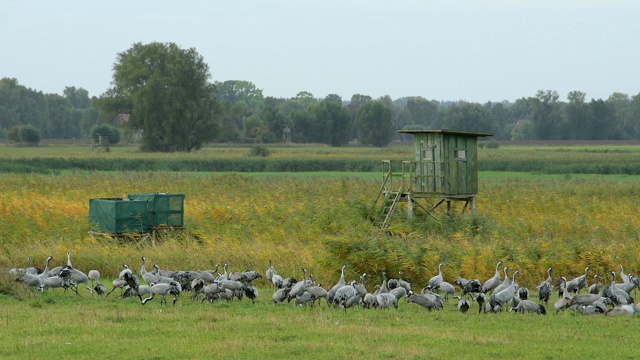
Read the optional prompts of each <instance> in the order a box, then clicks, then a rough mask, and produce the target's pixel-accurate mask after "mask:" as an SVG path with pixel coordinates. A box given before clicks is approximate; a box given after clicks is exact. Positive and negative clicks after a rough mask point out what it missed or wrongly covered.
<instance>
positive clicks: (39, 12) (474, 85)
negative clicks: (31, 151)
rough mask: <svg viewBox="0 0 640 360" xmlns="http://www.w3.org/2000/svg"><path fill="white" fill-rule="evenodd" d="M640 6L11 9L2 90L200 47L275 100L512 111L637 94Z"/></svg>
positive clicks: (410, 3) (503, 3) (198, 0)
mask: <svg viewBox="0 0 640 360" xmlns="http://www.w3.org/2000/svg"><path fill="white" fill-rule="evenodd" d="M638 19H640V1H637V0H619V1H618V0H608V1H606V0H602V1H600V0H598V1H596V0H449V1H444V0H441V1H432V0H406V1H403V0H395V1H383V0H366V1H365V0H354V1H349V0H323V1H313V0H295V1H294V0H269V1H266V0H247V1H243V0H233V1H218V0H193V1H166V0H154V1H132V0H109V1H86V0H82V1H81V0H59V1H51V0H0V53H1V54H2V55H1V56H0V78H5V77H8V78H16V79H17V80H18V82H19V84H21V85H23V86H26V87H28V88H31V89H34V90H37V91H42V92H43V93H58V94H62V91H63V90H64V88H65V87H68V86H75V87H76V88H84V89H86V90H87V91H88V92H89V96H100V95H101V94H102V93H104V92H105V91H106V90H107V89H108V88H109V87H110V86H111V80H112V78H113V64H114V62H115V61H116V56H117V54H118V53H122V52H125V51H127V50H128V49H129V48H130V47H131V46H132V45H133V44H134V43H143V44H145V43H151V42H163V43H169V42H172V43H175V44H177V45H178V46H180V47H181V48H184V49H188V48H194V49H196V51H197V52H198V53H199V54H200V55H201V56H202V57H203V58H204V61H205V62H206V63H207V64H208V65H209V70H210V73H211V81H212V82H214V81H219V82H223V81H227V80H244V81H250V82H252V83H253V84H254V85H255V86H256V87H257V88H258V89H261V90H262V92H263V94H264V96H273V97H280V98H292V97H295V96H296V94H298V93H299V92H300V91H306V92H310V93H311V94H313V95H314V96H315V97H316V98H324V97H326V96H327V95H329V94H337V95H340V96H341V97H342V99H343V100H349V99H350V98H351V96H352V95H354V94H360V95H369V96H371V97H372V98H374V99H377V98H379V97H382V96H386V95H388V96H390V97H391V98H392V99H397V98H401V97H406V96H422V97H424V98H426V99H429V100H438V101H458V100H464V101H470V102H478V103H485V102H488V101H492V102H499V101H505V100H506V101H515V100H517V99H520V98H523V97H530V96H535V94H536V93H537V92H538V91H539V90H543V91H546V90H553V91H557V92H558V94H559V95H560V98H561V99H563V100H564V99H566V96H567V94H568V93H569V92H570V91H582V92H584V93H586V98H587V100H589V99H606V98H608V97H609V96H610V95H611V94H613V93H614V92H621V93H625V94H628V95H630V96H632V95H636V94H638V93H640V21H639V20H638Z"/></svg>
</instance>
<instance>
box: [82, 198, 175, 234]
mask: <svg viewBox="0 0 640 360" xmlns="http://www.w3.org/2000/svg"><path fill="white" fill-rule="evenodd" d="M89 223H90V226H89V230H90V232H94V233H108V234H113V235H117V234H124V233H146V232H153V231H154V230H158V229H181V228H183V227H184V194H167V193H145V194H129V195H128V197H127V198H104V199H90V200H89Z"/></svg>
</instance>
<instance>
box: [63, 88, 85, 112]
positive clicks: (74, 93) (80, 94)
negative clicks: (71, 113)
mask: <svg viewBox="0 0 640 360" xmlns="http://www.w3.org/2000/svg"><path fill="white" fill-rule="evenodd" d="M62 93H63V94H64V97H66V98H67V100H69V103H70V104H71V106H73V107H74V108H76V109H86V108H88V107H89V105H90V104H91V99H89V92H88V91H87V90H85V89H83V88H79V89H76V87H75V86H71V87H69V86H67V87H65V88H64V91H63V92H62Z"/></svg>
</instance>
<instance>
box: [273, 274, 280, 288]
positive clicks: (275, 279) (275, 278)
mask: <svg viewBox="0 0 640 360" xmlns="http://www.w3.org/2000/svg"><path fill="white" fill-rule="evenodd" d="M282 282H283V279H282V276H280V275H278V274H273V276H272V277H271V283H272V284H273V286H274V287H275V288H276V289H281V288H282V287H283V286H282Z"/></svg>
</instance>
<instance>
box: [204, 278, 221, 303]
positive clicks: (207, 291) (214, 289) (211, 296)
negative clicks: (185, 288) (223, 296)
mask: <svg viewBox="0 0 640 360" xmlns="http://www.w3.org/2000/svg"><path fill="white" fill-rule="evenodd" d="M219 292H220V287H219V286H218V283H217V282H214V283H211V284H207V285H205V286H204V287H203V288H202V293H203V294H204V297H203V298H202V300H200V302H204V301H205V300H208V301H209V302H210V303H211V302H213V300H215V299H216V298H217V296H218V293H219Z"/></svg>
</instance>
